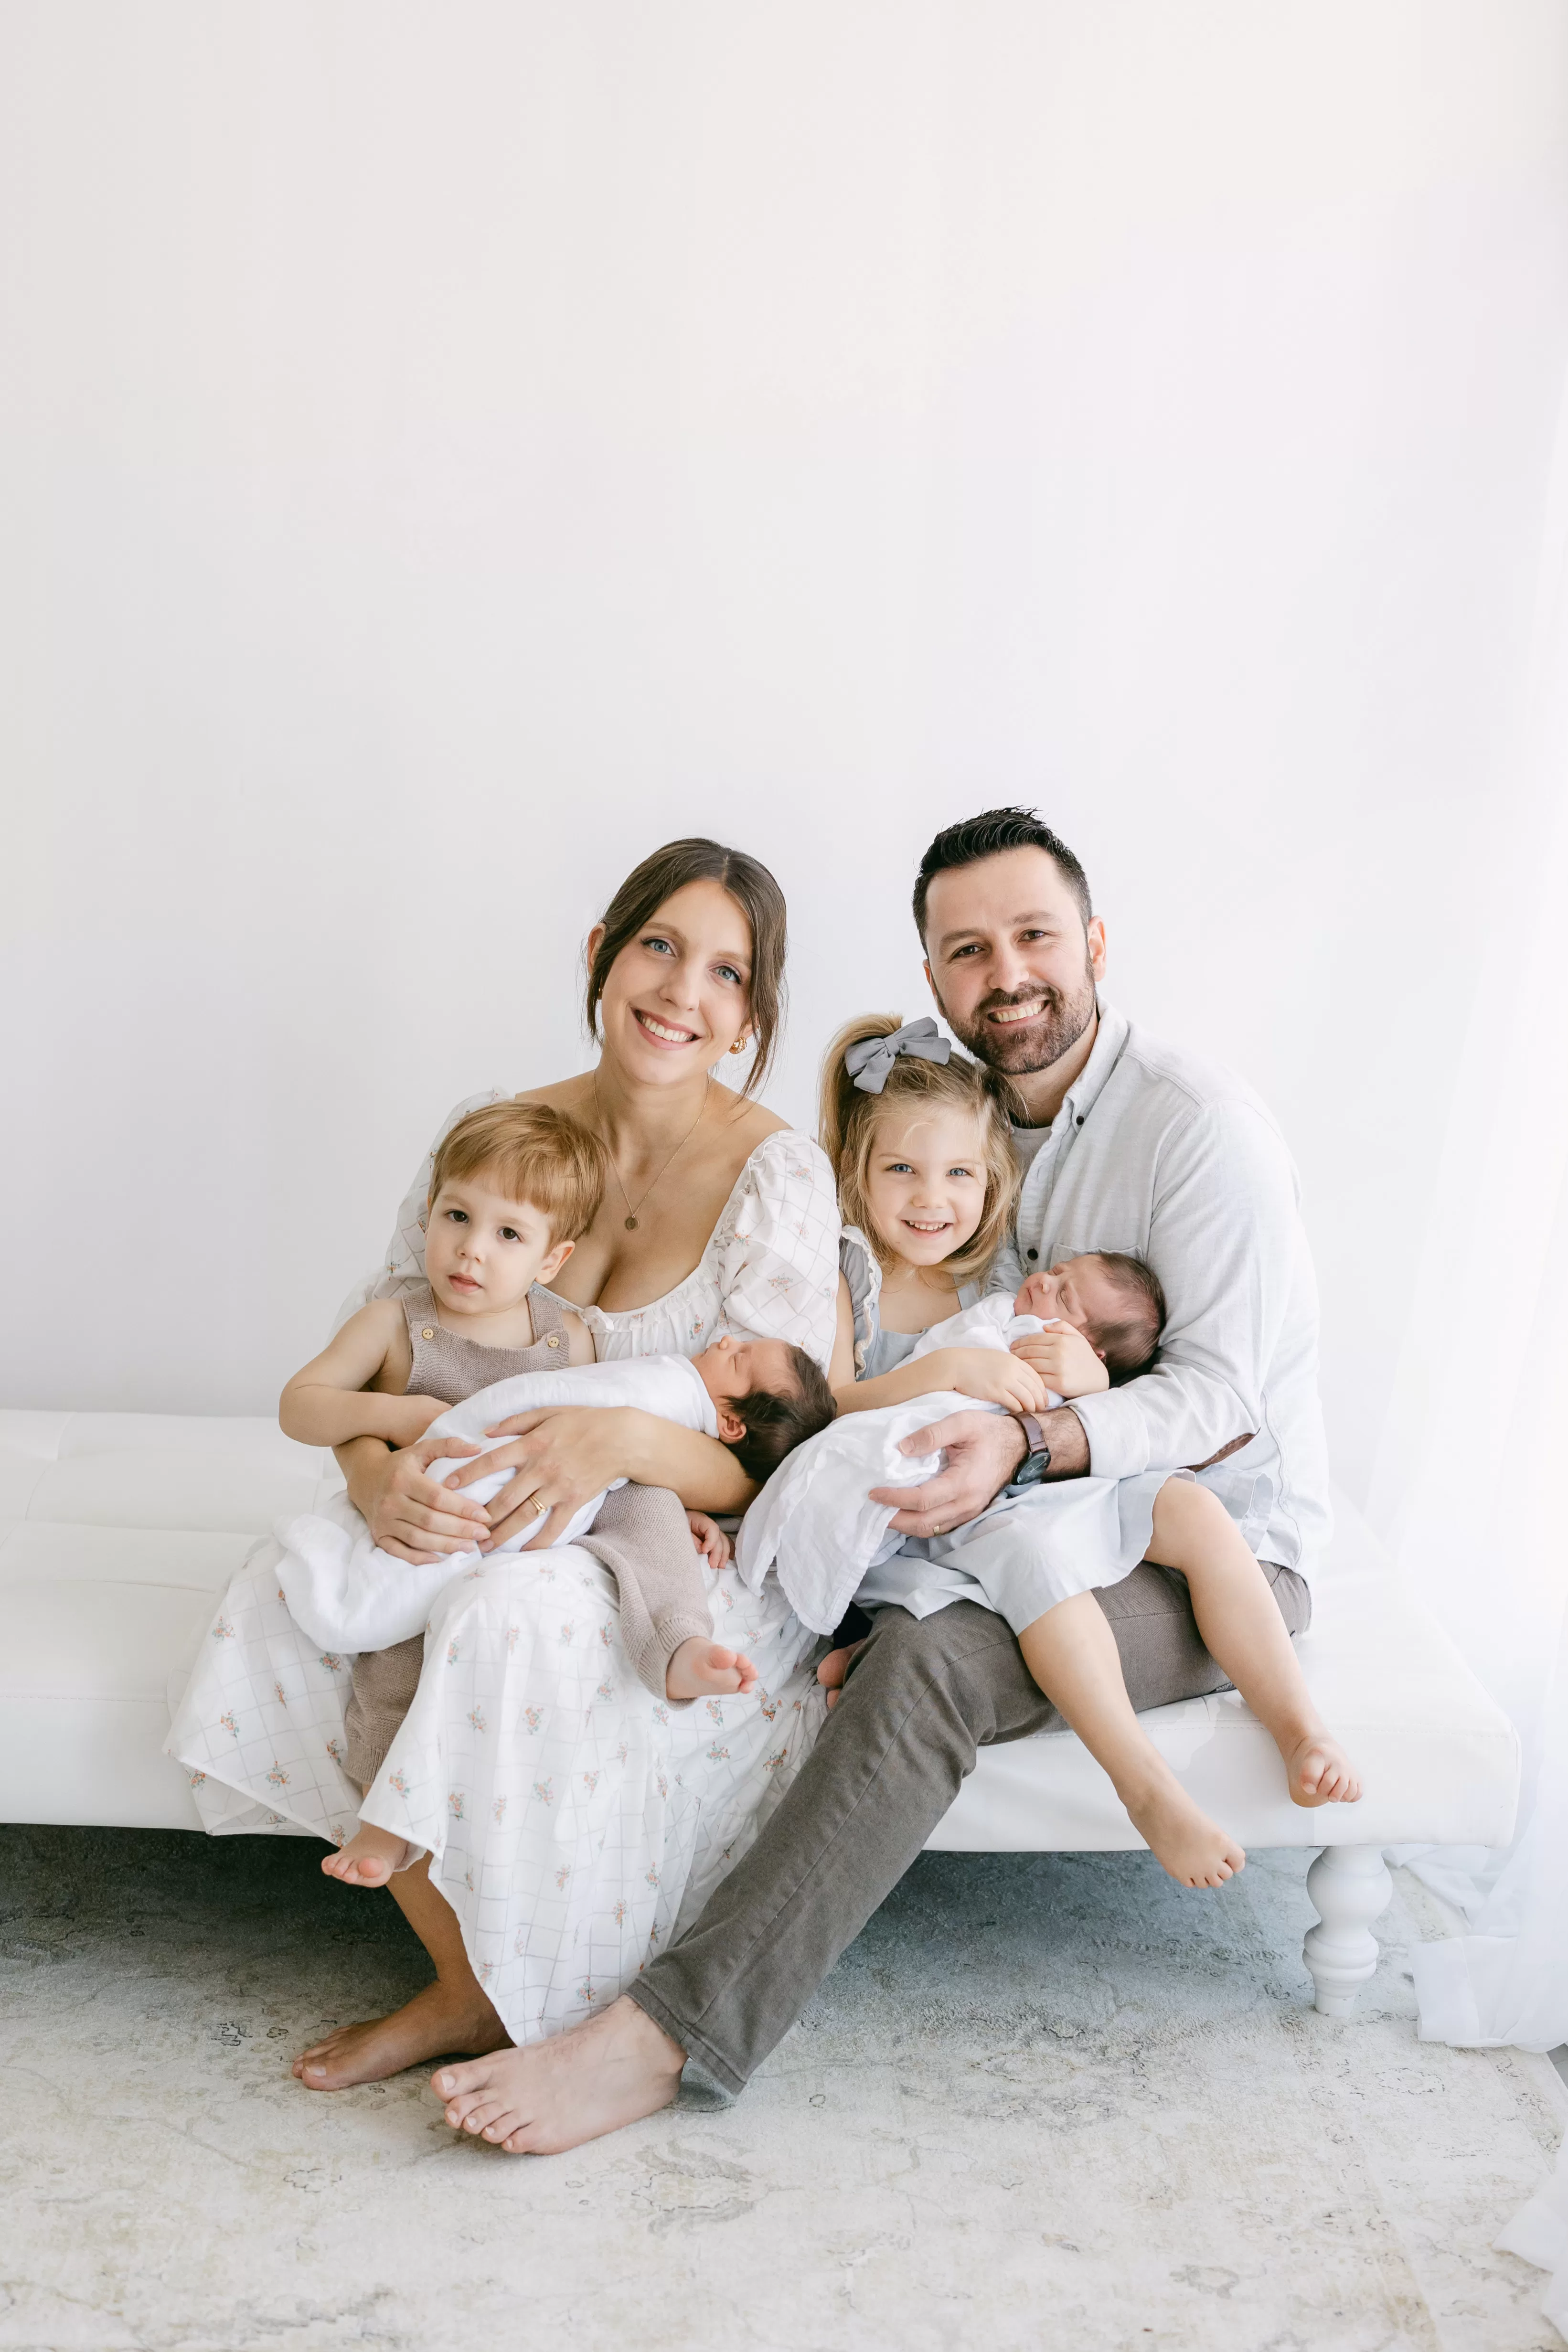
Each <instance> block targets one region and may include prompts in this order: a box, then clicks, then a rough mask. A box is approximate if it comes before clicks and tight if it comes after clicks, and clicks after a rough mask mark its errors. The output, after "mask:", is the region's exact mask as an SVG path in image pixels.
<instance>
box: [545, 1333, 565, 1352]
mask: <svg viewBox="0 0 1568 2352" xmlns="http://www.w3.org/2000/svg"><path fill="white" fill-rule="evenodd" d="M544 1344H545V1346H546V1347H547V1348H558V1347H559V1346H560V1345H561V1334H560V1332H559V1331H552V1333H551V1334H550V1337H549V1339H546V1341H545V1342H544Z"/></svg>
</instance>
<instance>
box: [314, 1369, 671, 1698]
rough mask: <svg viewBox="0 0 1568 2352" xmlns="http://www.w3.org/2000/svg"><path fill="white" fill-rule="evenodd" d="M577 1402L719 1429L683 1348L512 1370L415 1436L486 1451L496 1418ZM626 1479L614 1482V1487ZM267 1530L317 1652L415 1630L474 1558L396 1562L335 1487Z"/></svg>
mask: <svg viewBox="0 0 1568 2352" xmlns="http://www.w3.org/2000/svg"><path fill="white" fill-rule="evenodd" d="M583 1404H589V1405H633V1406H636V1407H637V1409H638V1410H639V1411H640V1412H650V1413H654V1414H657V1416H658V1419H659V1420H660V1421H672V1422H676V1423H679V1426H680V1427H681V1428H682V1429H696V1430H700V1431H701V1432H702V1433H704V1434H705V1435H707V1436H709V1437H714V1436H717V1434H718V1420H717V1417H716V1415H715V1413H714V1410H713V1402H712V1399H711V1398H710V1396H709V1394H708V1391H707V1390H706V1389H705V1388H704V1387H703V1385H702V1381H701V1378H700V1374H699V1373H698V1370H697V1368H696V1366H695V1365H694V1364H692V1363H691V1362H690V1360H689V1359H688V1358H687V1357H685V1356H638V1357H632V1358H620V1359H618V1360H616V1361H615V1362H613V1363H607V1364H577V1365H568V1366H567V1367H566V1368H565V1369H564V1370H562V1371H548V1372H518V1373H515V1374H514V1375H513V1376H512V1378H511V1379H510V1380H506V1381H494V1382H493V1383H492V1385H491V1386H490V1387H489V1388H488V1389H480V1390H479V1393H478V1394H477V1395H476V1396H471V1397H467V1398H465V1399H464V1401H463V1402H462V1403H461V1404H455V1405H453V1406H452V1407H451V1408H450V1410H449V1411H448V1412H444V1413H442V1414H441V1416H440V1418H439V1419H438V1420H437V1421H433V1422H432V1423H431V1424H430V1427H429V1429H428V1430H427V1431H426V1436H429V1437H462V1438H467V1439H468V1440H470V1441H471V1442H472V1443H473V1444H476V1445H478V1446H479V1449H480V1451H481V1452H482V1453H486V1454H489V1453H491V1452H493V1451H494V1449H495V1448H496V1447H497V1446H498V1445H506V1444H510V1442H511V1441H510V1439H509V1438H505V1437H487V1436H486V1435H485V1431H486V1430H487V1429H489V1428H490V1427H492V1426H493V1424H494V1423H497V1422H499V1421H510V1419H511V1418H512V1417H513V1415H514V1414H517V1413H520V1412H537V1411H538V1410H539V1409H540V1408H541V1407H542V1406H544V1405H583ZM471 1459H472V1457H471V1456H470V1457H467V1458H465V1459H464V1460H460V1461H458V1460H454V1461H451V1462H437V1463H435V1464H433V1465H432V1467H431V1475H432V1476H433V1477H436V1478H438V1479H440V1480H442V1481H443V1482H444V1483H445V1484H447V1485H448V1486H449V1485H450V1484H451V1482H452V1479H453V1478H454V1477H455V1476H456V1475H458V1472H459V1471H462V1470H465V1469H467V1468H468V1465H469V1461H470V1460H471ZM515 1475H516V1474H515V1472H513V1471H511V1470H510V1469H508V1470H500V1471H497V1472H496V1473H495V1475H493V1476H492V1477H486V1478H476V1479H475V1480H474V1482H473V1484H472V1485H471V1486H465V1487H464V1489H463V1492H464V1493H465V1495H468V1496H470V1497H471V1498H472V1499H473V1500H474V1501H475V1502H479V1503H488V1502H489V1501H490V1500H491V1499H492V1497H493V1496H496V1495H498V1494H500V1490H501V1488H502V1487H503V1486H506V1485H507V1483H508V1481H509V1480H510V1479H511V1478H512V1477H513V1476H515ZM625 1483H626V1481H625V1480H624V1479H619V1478H617V1479H616V1481H615V1484H616V1486H624V1485H625ZM608 1492H609V1489H608V1487H606V1488H605V1490H604V1493H601V1494H598V1495H595V1496H592V1497H591V1499H590V1500H589V1501H588V1502H586V1503H584V1505H583V1507H582V1508H581V1509H580V1510H579V1511H577V1512H576V1513H575V1515H574V1517H573V1518H572V1519H570V1520H569V1521H568V1523H567V1525H566V1526H565V1527H564V1528H563V1529H562V1531H561V1533H560V1534H559V1535H558V1536H556V1537H555V1538H554V1542H553V1544H552V1545H551V1546H549V1547H546V1548H547V1549H554V1547H555V1545H560V1544H569V1543H574V1542H575V1541H576V1540H577V1538H578V1537H579V1536H583V1535H586V1534H587V1532H588V1529H589V1528H591V1527H592V1526H593V1524H594V1521H595V1519H596V1518H597V1517H598V1515H599V1507H600V1505H601V1504H602V1503H603V1502H604V1499H605V1494H607V1493H608ZM273 1533H274V1535H275V1536H276V1537H277V1538H278V1541H279V1544H280V1545H281V1546H282V1550H283V1557H282V1559H281V1561H280V1562H279V1569H278V1582H279V1588H280V1590H281V1591H282V1594H283V1598H284V1601H286V1603H287V1604H288V1609H289V1615H290V1616H291V1617H292V1618H293V1620H294V1622H295V1623H296V1624H297V1625H299V1626H300V1628H301V1629H302V1631H303V1632H305V1633H308V1634H309V1636H310V1640H311V1641H312V1642H319V1643H321V1647H322V1648H323V1649H324V1650H335V1651H353V1652H357V1651H360V1650H384V1649H387V1648H389V1647H390V1646H391V1644H392V1643H394V1642H405V1641H407V1640H408V1639H409V1638H410V1636H411V1635H413V1634H415V1633H423V1632H424V1630H425V1622H426V1618H427V1617H428V1616H429V1614H430V1610H431V1606H432V1604H433V1602H434V1601H435V1599H436V1596H437V1593H439V1592H442V1591H445V1589H446V1587H447V1585H448V1584H450V1583H451V1581H452V1579H453V1578H454V1577H455V1576H458V1575H460V1574H461V1573H462V1572H463V1570H465V1568H467V1567H468V1565H470V1564H471V1563H472V1562H473V1561H474V1560H475V1559H478V1558H479V1552H478V1549H477V1548H476V1549H473V1550H469V1551H461V1552H450V1553H448V1554H447V1556H446V1558H444V1559H438V1560H436V1561H434V1562H432V1563H431V1565H430V1566H428V1567H426V1568H416V1567H414V1566H413V1564H412V1563H411V1562H410V1561H408V1560H405V1559H395V1558H394V1556H393V1554H392V1553H391V1552H385V1551H383V1550H381V1549H380V1548H379V1547H378V1546H377V1545H376V1544H375V1543H374V1541H373V1540H372V1538H371V1533H370V1529H369V1528H368V1527H367V1526H366V1525H365V1522H364V1520H363V1518H362V1517H361V1516H360V1514H359V1512H358V1511H356V1510H355V1508H354V1507H353V1504H352V1503H351V1502H350V1501H349V1499H348V1496H346V1495H342V1496H336V1497H334V1499H333V1500H332V1501H331V1503H329V1504H328V1505H327V1507H326V1508H325V1509H324V1510H322V1511H311V1512H307V1513H306V1514H305V1515H304V1516H303V1517H300V1518H297V1519H279V1521H278V1522H277V1524H276V1525H275V1527H274V1528H273ZM529 1538H530V1530H529V1529H528V1528H524V1529H523V1530H522V1532H521V1534H520V1535H516V1536H510V1537H509V1538H507V1541H506V1542H505V1543H504V1544H501V1545H500V1546H499V1547H498V1549H500V1550H501V1551H521V1549H522V1547H523V1545H524V1544H525V1543H527V1542H528V1541H529Z"/></svg>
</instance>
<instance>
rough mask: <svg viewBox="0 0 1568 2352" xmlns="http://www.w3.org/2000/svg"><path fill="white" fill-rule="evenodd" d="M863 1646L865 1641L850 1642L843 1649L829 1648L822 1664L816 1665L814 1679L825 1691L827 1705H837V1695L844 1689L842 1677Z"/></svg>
mask: <svg viewBox="0 0 1568 2352" xmlns="http://www.w3.org/2000/svg"><path fill="white" fill-rule="evenodd" d="M868 1638H869V1637H868ZM865 1646H866V1643H865V1642H851V1643H849V1644H848V1646H847V1648H845V1649H842V1650H829V1652H828V1653H827V1655H826V1657H825V1658H824V1659H823V1661H822V1664H820V1665H819V1666H818V1667H817V1669H816V1679H817V1681H818V1682H819V1683H820V1684H821V1685H822V1687H823V1689H824V1690H825V1691H826V1693H827V1704H828V1706H837V1704H838V1700H839V1696H840V1695H841V1693H842V1691H843V1689H844V1678H845V1676H846V1675H847V1674H848V1672H849V1668H850V1664H851V1662H852V1661H853V1660H854V1658H855V1656H856V1654H857V1653H858V1652H859V1651H861V1650H863V1649H864V1648H865Z"/></svg>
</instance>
